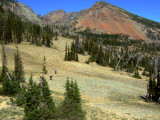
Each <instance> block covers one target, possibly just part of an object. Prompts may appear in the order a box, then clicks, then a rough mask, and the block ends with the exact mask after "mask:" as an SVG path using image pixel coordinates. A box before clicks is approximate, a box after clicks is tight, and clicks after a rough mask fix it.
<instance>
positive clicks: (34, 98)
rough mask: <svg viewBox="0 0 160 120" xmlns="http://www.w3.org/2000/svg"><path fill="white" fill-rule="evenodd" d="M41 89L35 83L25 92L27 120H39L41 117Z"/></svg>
mask: <svg viewBox="0 0 160 120" xmlns="http://www.w3.org/2000/svg"><path fill="white" fill-rule="evenodd" d="M39 95H40V89H39V86H37V85H36V84H35V83H34V84H33V86H31V87H28V89H27V91H26V93H25V105H24V113H25V115H24V119H25V120H38V119H39V118H40V113H39V106H40V96H39Z"/></svg>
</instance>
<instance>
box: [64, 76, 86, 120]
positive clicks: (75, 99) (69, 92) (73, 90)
mask: <svg viewBox="0 0 160 120" xmlns="http://www.w3.org/2000/svg"><path fill="white" fill-rule="evenodd" d="M65 90H66V92H65V99H64V102H63V106H62V115H63V117H64V118H66V119H71V120H74V119H76V120H83V119H84V118H85V113H84V112H83V111H82V108H81V98H80V92H79V88H78V85H77V83H76V82H74V83H73V81H72V80H71V82H70V81H69V78H67V81H66V84H65Z"/></svg>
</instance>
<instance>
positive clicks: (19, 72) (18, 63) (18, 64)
mask: <svg viewBox="0 0 160 120" xmlns="http://www.w3.org/2000/svg"><path fill="white" fill-rule="evenodd" d="M14 60H15V68H14V76H15V80H16V81H18V82H19V83H20V82H25V78H24V70H23V63H22V60H21V57H20V53H19V50H18V47H17V51H16V53H15V55H14Z"/></svg>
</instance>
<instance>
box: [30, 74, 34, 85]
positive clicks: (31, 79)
mask: <svg viewBox="0 0 160 120" xmlns="http://www.w3.org/2000/svg"><path fill="white" fill-rule="evenodd" d="M29 86H33V76H32V74H31V76H30V78H29Z"/></svg>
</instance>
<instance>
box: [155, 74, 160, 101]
mask: <svg viewBox="0 0 160 120" xmlns="http://www.w3.org/2000/svg"><path fill="white" fill-rule="evenodd" d="M159 98H160V76H159V73H158V76H157V86H156V99H157V100H158V99H159Z"/></svg>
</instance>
